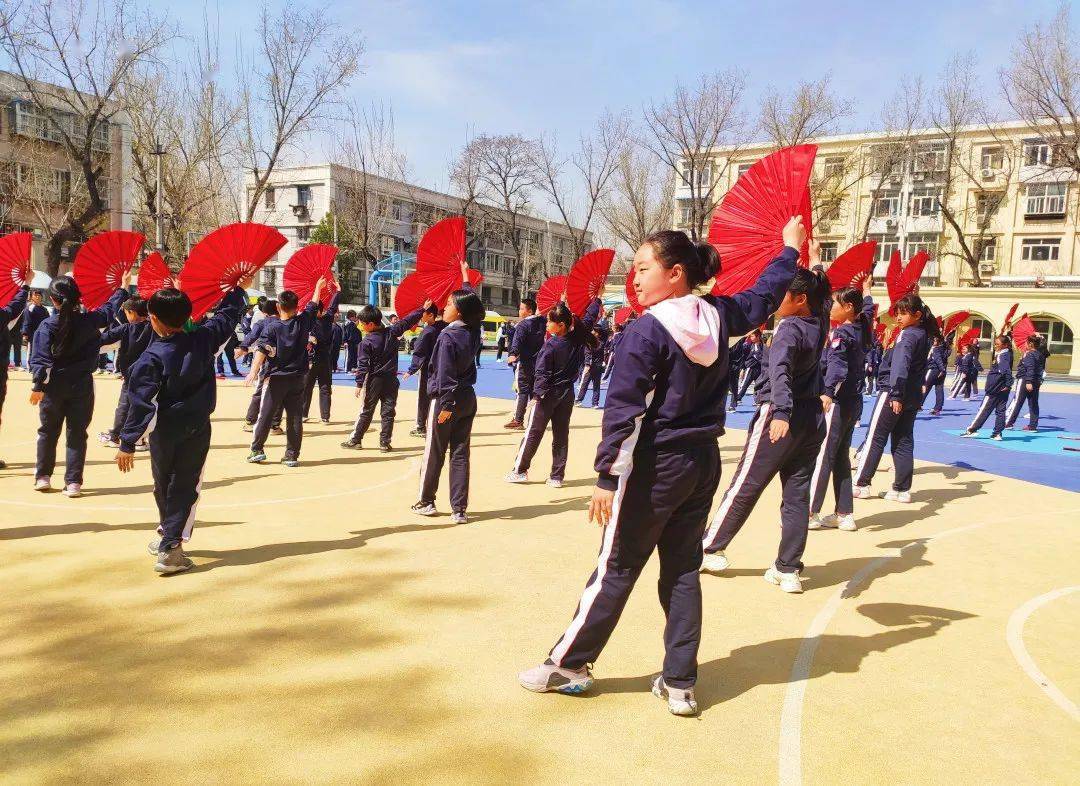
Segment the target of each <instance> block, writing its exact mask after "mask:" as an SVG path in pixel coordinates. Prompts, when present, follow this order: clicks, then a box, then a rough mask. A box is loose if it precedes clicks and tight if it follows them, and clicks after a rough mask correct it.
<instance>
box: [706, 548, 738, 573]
mask: <svg viewBox="0 0 1080 786" xmlns="http://www.w3.org/2000/svg"><path fill="white" fill-rule="evenodd" d="M730 564H731V563H730V562H728V558H727V557H725V556H724V552H722V551H717V552H714V553H712V554H706V555H705V559H703V560H702V561H701V570H702V571H703V572H704V573H720V572H721V571H725V570H727V569H728V565H730Z"/></svg>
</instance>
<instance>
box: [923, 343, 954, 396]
mask: <svg viewBox="0 0 1080 786" xmlns="http://www.w3.org/2000/svg"><path fill="white" fill-rule="evenodd" d="M948 373H949V345H948V344H945V343H941V344H938V345H937V346H931V347H930V354H929V356H928V357H927V358H926V381H925V382H924V383H923V403H924V404H925V403H926V399H927V397H928V396H929V395H930V391H931V390H933V391H934V412H940V411H941V408H942V407H943V406H944V405H945V377H946V376H948Z"/></svg>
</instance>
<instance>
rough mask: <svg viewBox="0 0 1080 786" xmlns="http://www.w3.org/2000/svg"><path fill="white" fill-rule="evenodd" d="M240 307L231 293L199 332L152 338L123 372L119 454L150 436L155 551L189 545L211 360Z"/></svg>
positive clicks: (211, 403)
mask: <svg viewBox="0 0 1080 786" xmlns="http://www.w3.org/2000/svg"><path fill="white" fill-rule="evenodd" d="M246 304H247V297H246V296H245V294H244V290H242V289H240V288H239V287H236V288H235V289H233V290H232V291H231V292H229V293H228V294H227V295H226V296H225V299H224V300H223V301H222V302H221V303H220V304H219V305H218V306H217V308H215V309H214V316H212V317H210V318H209V319H208V320H206V322H204V323H203V324H202V325H201V326H199V327H198V328H196V329H195V330H194V331H192V332H190V333H188V332H186V331H181V332H179V333H174V334H172V335H171V336H166V337H160V336H158V337H157V338H156V339H155V340H154V341H152V342H151V343H150V344H149V346H147V347H146V350H145V351H144V352H143V353H142V355H141V356H140V357H139V358H138V359H137V360H136V361H135V362H134V363H133V364H132V366H131V368H130V369H129V370H128V378H127V380H128V401H129V404H128V412H127V418H126V420H125V421H124V425H123V427H122V428H121V429H120V449H121V450H122V451H124V452H126V453H130V452H132V451H133V450H134V449H135V443H136V442H138V441H139V440H140V439H142V438H144V437H145V436H147V432H148V431H149V432H150V433H149V438H150V468H151V470H152V472H153V476H154V501H155V502H156V503H157V508H158V532H159V534H160V535H161V542H160V543H159V544H158V551H163V550H166V549H170V548H172V547H173V546H176V545H177V544H179V543H180V542H181V541H186V540H189V539H190V538H191V530H192V528H193V527H194V526H195V506H196V504H197V503H198V501H199V493H200V489H201V487H202V476H203V470H204V468H205V466H206V456H207V454H208V453H209V452H210V415H211V414H212V413H213V411H214V409H215V408H216V406H217V380H216V379H215V377H214V370H215V369H214V356H215V355H216V354H217V352H218V350H219V349H220V348H221V346H222V345H223V344H224V343H225V342H227V341H228V340H229V336H231V335H233V331H235V330H236V324H237V322H238V321H239V319H240V315H241V314H242V313H243V312H244V307H245V305H246ZM264 321H265V320H264ZM260 324H261V323H260Z"/></svg>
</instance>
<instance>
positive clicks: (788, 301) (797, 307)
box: [776, 292, 807, 319]
mask: <svg viewBox="0 0 1080 786" xmlns="http://www.w3.org/2000/svg"><path fill="white" fill-rule="evenodd" d="M806 311H807V307H806V293H805V292H800V293H799V294H795V293H794V292H785V293H784V299H783V300H781V301H780V307H779V308H777V309H776V317H777V319H783V318H784V317H790V316H795V315H797V314H802V313H805V312H806Z"/></svg>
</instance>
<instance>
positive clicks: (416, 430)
mask: <svg viewBox="0 0 1080 786" xmlns="http://www.w3.org/2000/svg"><path fill="white" fill-rule="evenodd" d="M409 436H410V437H420V438H421V439H426V438H427V432H426V431H425V430H424V429H422V428H414V429H413V430H412V431H410V432H409Z"/></svg>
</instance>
